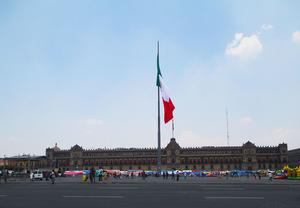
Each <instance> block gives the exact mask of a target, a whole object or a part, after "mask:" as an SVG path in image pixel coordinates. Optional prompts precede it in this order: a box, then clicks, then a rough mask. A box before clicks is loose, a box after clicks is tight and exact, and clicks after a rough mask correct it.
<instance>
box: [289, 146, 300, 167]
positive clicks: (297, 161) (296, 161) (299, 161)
mask: <svg viewBox="0 0 300 208" xmlns="http://www.w3.org/2000/svg"><path fill="white" fill-rule="evenodd" d="M288 157H289V164H290V165H292V166H298V165H300V148H298V149H293V150H289V152H288Z"/></svg>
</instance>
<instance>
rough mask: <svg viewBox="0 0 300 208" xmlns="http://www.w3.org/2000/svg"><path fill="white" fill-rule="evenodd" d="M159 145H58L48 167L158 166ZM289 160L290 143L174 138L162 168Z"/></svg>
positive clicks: (271, 165) (255, 165)
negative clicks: (198, 142) (195, 143)
mask: <svg viewBox="0 0 300 208" xmlns="http://www.w3.org/2000/svg"><path fill="white" fill-rule="evenodd" d="M156 155H157V149H156V148H116V149H83V148H82V147H81V146H79V145H75V146H73V147H72V148H71V149H69V150H61V149H60V148H58V147H57V144H56V145H55V147H53V148H47V149H46V158H47V167H49V168H60V169H62V170H73V169H84V168H89V167H91V166H95V167H100V168H104V169H120V170H127V169H143V170H155V169H156V168H157V166H156V164H157V156H156ZM287 162H288V151H287V144H285V143H282V144H279V145H278V146H274V147H269V146H268V147H258V146H255V145H254V144H253V143H251V142H250V141H248V142H246V143H245V144H243V145H242V146H227V147H213V146H212V147H190V148H182V147H180V146H179V144H178V143H177V142H176V141H175V138H172V139H171V141H170V142H169V144H168V145H167V146H166V147H165V148H162V169H197V170H199V169H201V170H203V169H204V170H233V169H247V170H256V169H276V168H282V167H283V166H284V165H285V164H287Z"/></svg>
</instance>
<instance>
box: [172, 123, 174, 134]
mask: <svg viewBox="0 0 300 208" xmlns="http://www.w3.org/2000/svg"><path fill="white" fill-rule="evenodd" d="M172 138H174V118H173V119H172Z"/></svg>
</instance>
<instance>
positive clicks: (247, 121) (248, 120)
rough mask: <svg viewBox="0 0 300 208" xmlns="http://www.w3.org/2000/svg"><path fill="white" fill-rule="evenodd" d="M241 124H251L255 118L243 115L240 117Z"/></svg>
mask: <svg viewBox="0 0 300 208" xmlns="http://www.w3.org/2000/svg"><path fill="white" fill-rule="evenodd" d="M240 122H241V124H243V125H246V126H249V125H251V124H252V123H253V119H252V118H251V117H249V116H245V117H242V118H241V119H240Z"/></svg>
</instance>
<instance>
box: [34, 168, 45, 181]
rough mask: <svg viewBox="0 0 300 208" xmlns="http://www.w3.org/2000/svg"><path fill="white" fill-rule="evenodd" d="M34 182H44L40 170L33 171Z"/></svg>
mask: <svg viewBox="0 0 300 208" xmlns="http://www.w3.org/2000/svg"><path fill="white" fill-rule="evenodd" d="M32 179H33V180H43V172H42V171H40V170H35V171H33V177H32Z"/></svg>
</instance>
